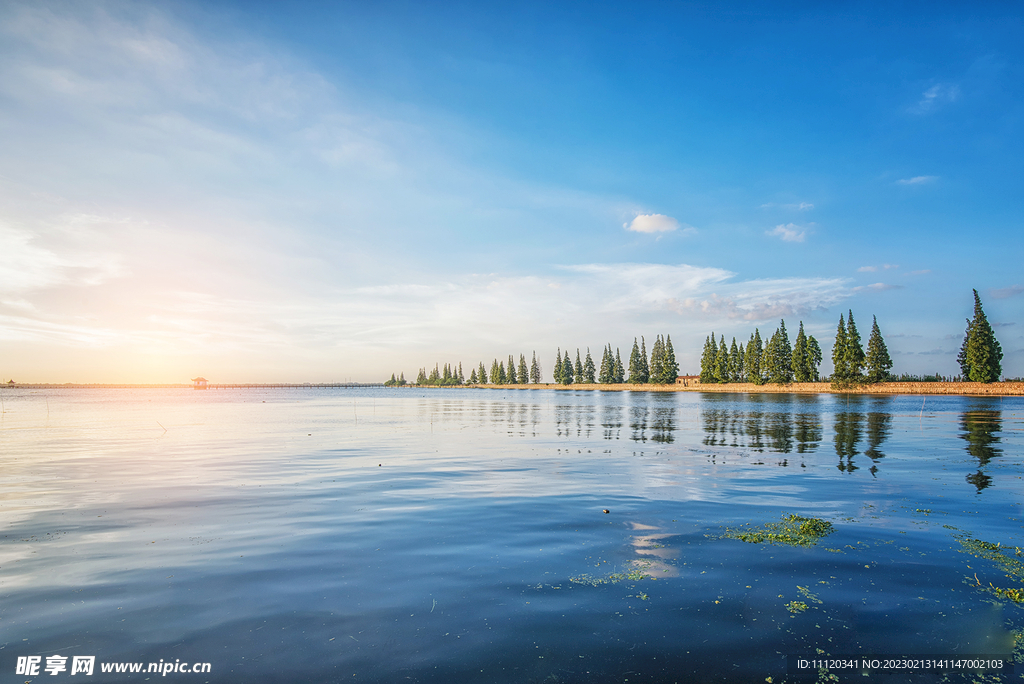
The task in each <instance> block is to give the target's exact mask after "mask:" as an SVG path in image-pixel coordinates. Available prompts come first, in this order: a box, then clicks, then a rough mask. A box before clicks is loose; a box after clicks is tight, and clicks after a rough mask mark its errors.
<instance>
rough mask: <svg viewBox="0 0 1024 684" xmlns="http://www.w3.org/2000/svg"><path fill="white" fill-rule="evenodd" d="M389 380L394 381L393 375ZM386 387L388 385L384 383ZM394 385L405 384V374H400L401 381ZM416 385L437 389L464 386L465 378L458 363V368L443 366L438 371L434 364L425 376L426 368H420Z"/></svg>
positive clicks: (452, 365)
mask: <svg viewBox="0 0 1024 684" xmlns="http://www.w3.org/2000/svg"><path fill="white" fill-rule="evenodd" d="M391 379H392V380H394V379H395V375H394V373H392V374H391ZM384 384H385V385H387V384H388V383H384ZM395 384H401V385H404V384H405V373H403V374H402V379H401V380H400V381H398V382H396V383H395ZM416 384H417V385H435V386H437V387H449V386H454V385H464V384H466V378H465V376H464V375H463V374H462V364H461V363H460V364H459V366H458V368H456V367H455V365H454V364H451V365H450V364H447V363H446V364H444V368H443V369H440V370H439V369H438V366H437V364H434V368H433V370H431V371H430V373H429V374H427V369H426V368H420V372H419V374H418V375H417V376H416Z"/></svg>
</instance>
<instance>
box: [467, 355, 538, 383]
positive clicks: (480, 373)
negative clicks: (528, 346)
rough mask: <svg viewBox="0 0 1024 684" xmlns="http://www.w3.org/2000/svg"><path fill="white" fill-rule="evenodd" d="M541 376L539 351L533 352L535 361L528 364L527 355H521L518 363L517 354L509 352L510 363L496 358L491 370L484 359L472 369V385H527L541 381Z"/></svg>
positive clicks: (470, 375) (470, 381)
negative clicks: (538, 359) (538, 358)
mask: <svg viewBox="0 0 1024 684" xmlns="http://www.w3.org/2000/svg"><path fill="white" fill-rule="evenodd" d="M540 376H541V368H540V362H539V361H537V352H533V361H532V362H531V363H530V364H529V365H527V363H526V357H525V356H524V355H522V354H520V355H519V363H518V364H517V363H516V359H515V356H514V355H513V354H509V356H508V364H507V365H506V364H505V362H504V361H498V359H494V361H492V362H491V368H490V371H488V370H487V366H486V365H485V364H484V362H483V361H481V362H480V365H479V366H477V367H476V368H474V369H473V370H472V371H470V374H469V384H470V385H487V384H491V385H525V384H528V383H535V384H536V383H539V382H540Z"/></svg>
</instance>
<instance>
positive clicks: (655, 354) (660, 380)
mask: <svg viewBox="0 0 1024 684" xmlns="http://www.w3.org/2000/svg"><path fill="white" fill-rule="evenodd" d="M664 357H665V352H664V347H663V345H662V342H661V335H658V336H657V337H655V338H654V344H653V345H652V346H651V365H650V369H651V375H650V378H649V380H650V382H652V383H655V384H658V385H662V384H664V382H665V378H664V375H665V371H664V368H663V366H664V361H665V358H664Z"/></svg>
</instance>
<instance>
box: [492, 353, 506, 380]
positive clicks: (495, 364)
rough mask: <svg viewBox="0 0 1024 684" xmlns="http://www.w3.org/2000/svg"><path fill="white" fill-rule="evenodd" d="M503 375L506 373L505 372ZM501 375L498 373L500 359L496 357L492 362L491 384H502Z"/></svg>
mask: <svg viewBox="0 0 1024 684" xmlns="http://www.w3.org/2000/svg"><path fill="white" fill-rule="evenodd" d="M501 375H504V373H502V374H501ZM501 375H499V374H498V359H494V362H493V363H491V384H492V385H500V384H501Z"/></svg>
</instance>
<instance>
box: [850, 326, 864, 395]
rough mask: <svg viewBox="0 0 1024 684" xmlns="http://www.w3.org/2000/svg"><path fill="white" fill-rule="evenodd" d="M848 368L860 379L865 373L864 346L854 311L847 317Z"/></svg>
mask: <svg viewBox="0 0 1024 684" xmlns="http://www.w3.org/2000/svg"><path fill="white" fill-rule="evenodd" d="M846 369H847V371H848V372H849V373H850V377H851V378H853V379H860V378H861V377H862V376H863V373H864V348H863V347H861V343H860V333H859V332H857V324H856V323H854V322H853V311H849V312H848V313H847V317H846Z"/></svg>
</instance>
